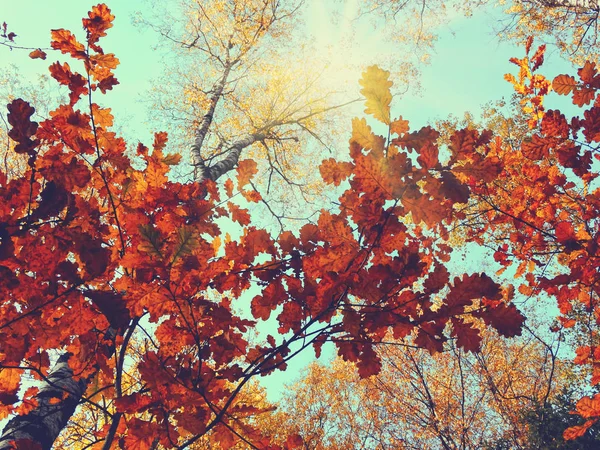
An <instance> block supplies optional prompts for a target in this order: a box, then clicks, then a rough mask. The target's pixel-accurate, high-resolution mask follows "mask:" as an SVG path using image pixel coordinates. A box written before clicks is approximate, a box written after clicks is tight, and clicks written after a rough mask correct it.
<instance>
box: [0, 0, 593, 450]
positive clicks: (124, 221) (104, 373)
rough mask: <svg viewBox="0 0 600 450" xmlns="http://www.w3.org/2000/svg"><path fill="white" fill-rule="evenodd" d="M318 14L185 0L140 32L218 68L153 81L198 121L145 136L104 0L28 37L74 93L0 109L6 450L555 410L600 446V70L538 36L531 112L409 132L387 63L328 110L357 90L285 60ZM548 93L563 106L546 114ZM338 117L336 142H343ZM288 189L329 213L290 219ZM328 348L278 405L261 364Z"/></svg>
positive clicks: (318, 432)
mask: <svg viewBox="0 0 600 450" xmlns="http://www.w3.org/2000/svg"><path fill="white" fill-rule="evenodd" d="M302 3H303V2H296V3H294V2H292V3H290V2H284V1H279V0H251V1H247V2H242V1H239V0H223V1H215V2H204V1H201V0H194V1H188V2H185V4H184V7H185V8H186V9H185V10H184V15H183V16H181V17H178V19H180V20H179V22H178V24H174V23H173V24H171V21H170V18H169V17H165V21H163V22H153V21H152V20H151V21H149V22H148V23H150V24H152V26H153V27H154V28H155V29H156V30H158V31H159V32H160V33H161V34H162V35H163V36H164V38H165V39H168V40H170V41H172V42H175V43H176V44H177V45H179V46H180V50H181V51H182V52H196V53H197V54H198V55H200V61H201V62H202V64H203V69H202V70H201V71H200V70H198V71H197V72H196V73H194V71H193V70H192V69H193V67H191V66H186V65H185V64H183V63H182V66H181V70H180V71H178V72H176V73H177V76H178V77H180V78H181V79H183V81H181V80H180V83H179V84H177V83H175V84H174V86H178V87H180V88H182V89H183V92H182V93H181V96H180V97H178V98H179V99H184V100H183V102H177V101H175V102H173V99H170V98H168V97H164V96H163V97H161V96H160V95H158V96H157V97H156V100H157V102H158V103H157V105H159V106H160V107H161V108H163V110H167V109H169V108H172V110H173V111H175V114H179V113H184V116H183V117H184V120H182V121H181V127H183V129H182V130H181V132H180V133H179V134H177V135H176V136H175V138H174V139H173V142H174V143H175V144H174V145H173V148H170V145H171V142H172V141H171V140H170V138H169V135H168V133H166V132H162V131H159V132H156V133H155V134H154V137H153V139H152V141H151V142H148V143H146V144H145V143H143V142H137V141H136V142H131V141H127V140H126V139H124V138H123V137H122V136H120V135H119V132H118V131H117V130H118V129H119V126H118V124H117V123H115V122H116V120H115V117H114V116H113V114H112V112H111V109H110V108H109V107H108V106H106V105H104V104H103V103H104V102H103V96H104V95H105V94H107V93H108V92H110V91H113V90H114V91H118V89H119V81H118V80H117V77H116V72H115V70H116V69H117V67H118V66H119V64H120V61H119V59H118V49H117V50H115V51H116V52H117V53H116V54H115V53H112V52H109V51H108V49H105V47H106V46H105V44H104V42H105V41H104V40H105V37H106V35H107V33H110V30H111V28H112V27H113V21H114V20H115V16H114V15H113V13H112V12H111V10H110V8H109V7H108V6H107V5H105V4H98V5H95V6H93V7H91V8H90V11H89V12H88V13H87V16H85V17H84V18H83V20H82V24H83V33H75V32H72V31H70V30H67V29H63V28H58V29H53V30H52V31H51V43H50V48H48V49H46V48H42V47H40V48H32V49H27V50H25V54H27V53H28V55H29V57H30V58H33V59H39V60H46V59H50V60H52V59H54V55H56V56H57V57H60V58H62V59H63V61H61V60H58V61H56V62H50V61H48V62H49V72H50V76H51V78H52V79H53V80H51V81H52V82H53V83H56V84H58V85H60V86H63V87H64V88H65V93H66V95H65V96H64V97H62V98H61V99H60V101H59V102H58V103H59V104H57V105H52V106H48V104H46V105H44V97H43V96H41V97H39V98H37V97H35V96H33V98H29V99H28V98H11V99H7V100H8V105H7V114H6V130H5V132H4V134H5V135H3V138H4V139H5V142H6V147H5V148H4V149H3V150H2V152H3V153H2V155H3V160H4V161H3V164H2V165H0V199H1V201H0V420H2V421H3V424H4V425H3V431H2V434H1V435H0V449H2V450H4V449H13V448H17V449H21V448H27V449H50V448H53V447H55V448H103V449H111V448H123V449H143V450H146V449H157V448H180V449H182V448H234V447H237V448H260V449H294V448H307V449H308V448H353V445H355V443H356V442H357V441H361V442H362V443H363V444H362V445H363V446H367V447H370V448H390V447H391V448H436V446H439V448H482V446H484V445H485V446H490V448H494V446H496V447H497V448H506V447H507V446H508V447H507V448H528V446H531V445H533V444H532V443H535V445H538V446H541V445H546V443H547V442H549V441H550V438H549V437H548V436H556V434H552V433H551V431H552V427H551V426H550V425H549V424H550V423H552V424H556V423H559V424H561V426H564V427H563V428H564V429H562V430H560V433H559V434H561V435H562V437H561V438H560V439H562V441H561V442H563V443H564V442H568V441H573V440H576V439H582V440H581V441H580V442H586V443H589V442H595V441H596V440H597V436H598V433H597V428H598V421H599V420H600V394H597V393H596V392H597V389H596V386H597V385H598V384H599V383H600V364H599V362H598V361H599V359H600V356H599V355H600V353H599V351H598V328H597V326H598V323H600V319H599V317H600V306H599V304H598V298H599V295H600V287H598V280H599V277H600V275H599V270H598V267H599V264H598V259H599V253H598V252H599V246H598V242H599V239H600V228H599V223H600V222H599V221H598V217H599V209H600V201H599V195H600V190H599V186H598V184H597V178H598V163H597V160H598V159H600V157H599V156H598V150H597V149H598V142H600V131H599V130H600V94H598V92H597V91H598V90H599V89H600V74H598V72H597V69H596V65H595V62H593V61H587V62H585V63H584V64H582V65H581V67H580V68H579V69H577V70H576V71H574V72H573V73H572V74H551V75H548V77H547V76H546V75H544V74H542V70H543V63H544V58H545V52H546V45H545V44H541V45H538V44H536V45H534V37H533V36H530V37H528V38H527V40H526V42H524V44H525V45H524V47H525V48H524V54H525V55H524V56H523V55H521V57H513V58H512V59H511V60H510V62H511V63H512V64H513V66H512V67H511V68H516V69H515V71H514V73H508V74H506V75H505V79H506V81H507V82H509V83H511V84H512V85H513V87H514V91H515V97H514V105H513V106H514V108H513V109H512V110H509V112H508V113H506V114H508V115H509V117H505V116H503V115H502V113H499V112H498V111H490V112H489V114H488V115H487V117H488V120H487V123H486V124H485V125H486V127H487V128H486V127H484V126H480V125H479V124H478V123H479V121H478V120H466V121H465V123H462V124H461V123H460V122H459V121H456V120H446V121H443V122H440V123H438V124H437V125H436V124H434V123H432V124H430V125H426V126H422V127H413V126H412V125H411V122H410V120H409V119H410V117H408V115H407V114H404V116H400V115H399V110H398V108H397V106H396V105H397V103H398V97H399V96H398V95H395V93H396V91H395V90H394V86H395V85H394V83H395V81H394V77H393V74H392V73H391V72H390V71H388V70H386V69H385V68H383V67H380V66H379V65H369V66H367V67H364V69H363V70H362V75H361V76H360V79H359V80H357V82H358V88H357V90H358V91H359V95H360V101H361V102H362V103H363V107H364V114H362V116H361V117H356V118H354V119H352V121H351V123H350V124H348V123H346V124H343V123H337V122H333V121H334V120H335V116H333V115H332V114H333V113H337V111H338V110H340V109H343V108H344V106H345V105H346V104H347V103H348V102H346V101H340V97H339V96H337V93H335V92H329V91H326V90H324V89H325V88H324V87H323V86H321V85H320V84H319V83H318V81H317V80H318V77H314V78H313V77H312V76H311V71H310V70H308V69H306V68H305V69H302V70H300V69H298V66H294V65H293V64H292V63H291V62H290V63H288V64H286V60H277V59H276V58H280V57H281V55H282V49H284V50H286V51H287V50H288V49H289V47H286V46H285V45H284V43H285V40H286V39H288V37H289V35H288V34H287V33H288V32H289V31H290V30H291V27H293V26H294V21H295V19H296V18H297V16H296V12H297V11H298V8H300V7H302ZM371 3H373V5H375V7H374V9H375V10H378V11H380V10H382V11H387V13H389V12H390V11H392V15H395V14H397V12H398V11H399V10H400V9H401V8H402V7H403V6H404V5H401V6H398V5H396V3H395V2H387V3H386V2H371ZM423 5H425V3H423ZM428 5H429V7H434V5H433V4H428ZM515 5H516V6H518V5H522V3H515ZM540 5H541V6H539V8H541V9H543V8H558V7H561V8H572V7H573V5H571V4H570V3H568V2H563V3H561V4H560V5H559V4H556V5H555V4H546V3H543V4H540ZM516 6H515V7H516ZM385 8H392V9H391V10H390V9H387V10H386V9H385ZM577 8H580V6H579V4H578V5H577ZM581 8H584V10H585V11H587V10H589V9H593V8H594V5H591V4H586V5H584V6H582V7H581ZM585 8H587V9H585ZM574 11H575V12H577V14H579V13H580V9H576V10H574ZM384 15H385V14H384ZM578 17H579V16H578ZM578 20H579V19H578ZM166 25H170V26H169V27H166V28H165V26H166ZM552 30H554V31H556V32H558V30H555V29H554V28H552ZM560 32H561V33H563V32H562V31H560ZM2 33H3V34H2V35H0V39H1V40H2V42H1V43H2V44H4V45H5V46H7V47H10V48H11V49H13V50H14V51H23V49H20V48H19V46H18V45H17V44H16V43H15V39H16V37H17V36H16V35H15V34H14V32H12V31H10V28H9V27H8V25H7V24H4V27H3V30H2ZM561 36H563V34H561ZM570 37H573V38H574V39H580V40H582V42H583V39H584V37H585V36H584V37H581V36H579V35H577V33H576V34H575V35H573V36H570ZM566 38H567V37H565V39H566ZM278 40H281V41H278ZM278 42H281V44H279V43H278ZM582 47H583V48H585V46H583V45H582ZM50 56H52V57H51V58H50ZM590 58H592V59H593V58H594V55H593V54H590ZM507 67H508V65H507ZM258 73H260V74H262V75H264V76H262V77H259V76H258ZM43 86H45V85H43ZM44 89H46V88H45V87H42V92H43V91H44ZM32 92H33V91H32ZM396 94H397V93H396ZM557 96H567V97H568V99H569V101H570V105H567V106H564V107H562V108H561V109H560V110H559V109H558V108H554V109H548V108H547V105H548V103H549V102H550V101H551V99H552V98H554V97H556V98H558V97H557ZM357 97H358V94H357ZM354 100H355V99H350V101H349V102H350V103H352V102H353V101H354ZM161 102H162V103H161ZM34 103H35V106H36V107H34V106H33V105H34ZM563 104H564V102H563ZM44 107H47V108H48V110H47V111H44ZM36 108H38V110H37V112H36ZM36 114H37V115H36ZM40 116H41V118H38V117H40ZM332 123H335V124H336V128H337V131H336V135H335V136H336V137H337V136H340V135H343V136H345V137H344V138H343V140H344V142H345V141H346V140H348V145H346V144H344V145H343V147H344V149H345V152H344V153H340V154H337V153H336V154H333V153H328V152H327V148H328V143H327V142H326V141H327V138H326V136H325V135H326V130H327V127H328V126H330V125H331V124H332ZM340 130H341V131H340ZM330 137H331V136H330ZM305 149H306V151H305ZM317 155H318V156H317ZM315 158H318V159H315ZM299 167H301V169H299ZM306 170H311V172H310V173H309V176H308V177H304V174H303V171H306ZM303 177H304V178H310V180H311V181H310V182H311V183H316V185H318V189H320V190H321V191H324V192H327V196H324V197H323V199H322V200H320V201H321V202H322V203H317V204H316V206H308V205H311V200H312V199H311V198H308V197H307V191H306V184H305V181H306V179H303ZM275 178H278V180H279V181H278V183H279V184H277V185H275V184H272V183H275V181H274V179H275ZM288 191H296V192H297V193H299V194H298V195H299V196H298V199H299V200H298V201H304V202H305V203H298V205H294V207H295V208H296V209H299V210H302V209H304V210H306V209H308V208H312V209H314V213H313V212H311V213H310V214H307V215H306V217H301V218H299V217H290V216H288V215H287V214H286V208H285V207H281V205H284V206H285V203H286V202H287V203H289V202H290V201H291V197H290V196H287V195H286V194H287V192H288ZM327 198H336V200H333V201H328V200H327ZM323 202H326V203H323ZM327 202H328V203H327ZM313 204H314V202H313ZM254 205H261V209H258V208H257V209H254V207H253V206H254ZM265 214H266V217H267V219H266V218H265ZM225 223H227V224H228V225H227V226H224V224H225ZM273 225H275V226H273ZM459 251H462V252H464V253H465V254H466V255H467V256H468V255H469V252H477V251H479V252H487V255H489V259H490V263H489V264H486V265H485V266H483V267H479V268H478V270H470V269H467V266H466V265H461V264H460V263H457V261H456V258H455V256H454V255H456V253H457V252H459ZM492 260H493V261H492ZM550 302H554V303H555V304H556V306H557V310H556V313H553V312H549V311H548V310H547V309H548V308H547V305H548V304H549V303H550ZM561 342H566V344H563V345H564V346H567V347H568V350H567V351H562V352H561V351H559V347H560V345H561ZM325 346H328V347H330V348H334V349H335V352H336V353H337V357H338V359H337V360H336V361H335V362H333V363H332V367H324V366H315V365H314V366H311V368H310V369H309V372H308V377H307V379H306V380H307V381H306V382H305V386H302V387H296V388H294V391H293V392H292V393H291V394H290V395H288V396H287V397H284V399H282V400H281V402H282V403H280V404H279V405H276V404H275V403H274V402H271V401H268V399H267V398H266V397H265V392H264V389H263V388H261V387H260V385H259V384H257V383H258V381H257V380H259V379H261V378H262V377H264V376H266V375H269V374H271V373H273V372H275V371H284V370H285V369H286V367H287V363H288V362H289V361H290V360H292V359H294V358H297V356H298V355H299V354H301V353H303V352H304V353H305V352H306V351H310V349H312V351H313V352H314V354H315V355H316V356H317V357H319V356H320V355H321V353H322V351H323V348H324V347H325ZM307 349H308V350H307ZM569 351H570V352H571V353H572V354H573V355H574V358H571V357H570V355H569ZM571 360H572V361H571ZM354 370H356V374H354ZM285 401H287V405H286V404H285V403H283V402H285ZM569 402H570V403H569ZM307 404H308V405H310V407H306V406H304V407H303V406H301V405H307ZM565 404H566V405H570V408H571V411H569V412H570V413H572V414H569V415H568V417H565V410H566V409H569V406H565ZM296 405H298V406H296ZM395 421H399V422H398V423H395ZM486 423H488V424H491V425H490V426H491V427H492V429H489V430H482V429H481V428H482V427H483V426H484V425H483V424H486ZM575 442H577V441H575ZM565 445H570V444H565Z"/></svg>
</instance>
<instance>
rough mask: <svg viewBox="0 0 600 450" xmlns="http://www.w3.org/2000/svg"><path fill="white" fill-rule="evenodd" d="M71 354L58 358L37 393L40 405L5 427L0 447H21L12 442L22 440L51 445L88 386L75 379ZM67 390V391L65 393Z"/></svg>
mask: <svg viewBox="0 0 600 450" xmlns="http://www.w3.org/2000/svg"><path fill="white" fill-rule="evenodd" d="M69 356H70V355H69V354H68V353H64V354H63V355H61V356H60V357H59V358H58V361H57V362H56V364H55V366H54V368H53V370H52V372H51V373H50V375H48V378H47V380H46V381H45V382H44V384H43V385H42V387H41V388H40V392H39V393H38V395H37V396H36V398H37V401H38V406H37V408H35V409H34V410H32V411H31V412H29V414H25V415H23V416H17V417H14V418H13V419H11V420H10V421H9V422H8V424H7V425H6V426H5V427H4V431H3V433H2V436H1V437H0V450H10V449H18V448H20V445H19V444H18V443H17V444H16V445H15V444H11V442H12V441H21V440H30V441H33V443H37V444H39V445H40V447H41V448H42V449H43V450H49V449H51V448H52V444H53V443H54V441H55V440H56V438H57V437H58V435H59V434H60V432H61V431H62V430H63V428H64V427H65V426H66V425H67V423H68V421H69V419H70V418H71V416H72V415H73V413H74V412H75V408H77V405H78V404H79V402H80V400H81V397H82V396H83V394H84V392H85V389H86V387H87V381H86V380H79V381H75V380H74V379H73V371H72V370H71V368H70V367H69V365H68V361H69ZM65 392H66V393H68V394H67V395H66V396H65ZM57 399H58V400H59V401H58V402H57V401H56V400H57Z"/></svg>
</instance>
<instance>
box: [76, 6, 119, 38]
mask: <svg viewBox="0 0 600 450" xmlns="http://www.w3.org/2000/svg"><path fill="white" fill-rule="evenodd" d="M88 17H89V19H83V20H82V22H83V27H84V28H85V29H86V30H87V32H88V42H89V43H90V44H95V43H96V42H98V39H100V38H101V37H104V36H106V30H108V29H109V28H111V27H112V26H113V24H112V21H113V20H115V16H114V15H113V14H111V12H110V9H108V7H107V6H106V5H105V4H102V3H101V4H99V5H96V6H94V7H92V10H91V11H90V12H88Z"/></svg>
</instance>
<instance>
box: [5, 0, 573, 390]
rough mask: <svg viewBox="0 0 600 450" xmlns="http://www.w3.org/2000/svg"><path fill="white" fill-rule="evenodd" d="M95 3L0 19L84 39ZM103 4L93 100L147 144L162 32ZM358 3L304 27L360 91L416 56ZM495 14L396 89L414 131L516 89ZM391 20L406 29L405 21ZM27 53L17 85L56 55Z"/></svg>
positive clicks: (31, 35) (11, 12)
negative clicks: (107, 22)
mask: <svg viewBox="0 0 600 450" xmlns="http://www.w3.org/2000/svg"><path fill="white" fill-rule="evenodd" d="M94 4H95V2H91V1H90V2H88V1H86V0H53V1H51V2H50V1H33V0H21V1H14V0H0V22H2V21H4V22H6V23H7V24H8V29H9V31H13V32H15V33H17V38H16V44H17V45H19V46H23V47H41V48H47V47H49V40H50V30H51V29H55V28H66V29H69V30H72V31H73V32H75V33H76V35H78V36H79V37H80V40H83V32H82V28H81V21H80V20H81V17H83V16H84V15H85V14H86V12H87V11H88V9H89V7H91V6H93V5H94ZM107 4H108V6H109V7H110V8H111V10H112V12H113V14H115V16H116V20H115V22H114V27H113V28H112V29H110V30H109V31H108V37H107V38H105V39H104V40H103V42H102V46H103V48H104V49H105V51H106V52H114V53H116V55H117V57H118V58H119V59H120V61H121V64H120V66H119V67H118V69H117V71H116V75H117V78H118V79H119V81H120V85H119V86H116V87H115V88H114V90H113V91H112V92H110V93H109V94H108V95H107V96H106V97H103V98H100V99H96V101H99V103H101V104H103V105H107V106H110V107H111V108H112V109H113V114H114V115H115V118H116V120H115V122H116V123H122V124H124V125H122V127H123V131H124V133H125V135H126V137H128V138H130V139H135V140H141V141H144V142H146V143H150V142H151V140H152V135H153V130H152V129H150V127H149V126H148V117H149V114H150V115H152V114H153V113H152V112H150V113H149V112H148V111H147V107H146V104H145V103H144V102H143V100H144V99H145V98H146V95H147V92H148V91H149V90H150V89H151V88H152V85H153V82H154V80H156V79H157V78H158V77H159V76H161V75H162V74H163V70H164V68H165V67H164V54H163V52H164V50H160V49H157V44H158V43H159V37H158V36H157V35H156V34H154V33H153V32H152V31H151V30H148V29H144V28H143V27H139V26H134V24H133V21H134V20H133V19H134V17H135V14H136V13H137V12H141V14H144V13H145V12H147V8H148V6H147V2H145V1H142V0H113V1H110V0H109V1H107ZM357 5H358V0H348V1H345V2H344V1H328V0H308V2H307V5H306V9H305V13H304V25H303V29H302V30H301V31H302V33H303V34H304V35H305V36H306V39H313V40H314V41H315V42H316V43H318V46H319V48H322V49H323V51H324V52H326V55H328V56H327V57H329V58H330V63H331V64H330V69H329V72H327V75H328V77H329V81H330V82H332V83H334V84H336V85H340V84H344V85H347V86H349V88H350V89H352V88H351V86H354V88H355V89H356V93H358V90H359V86H358V83H357V80H358V78H359V77H360V73H361V71H362V70H363V69H364V67H365V66H366V65H369V64H373V63H377V64H379V65H380V66H381V67H383V68H388V67H389V66H393V63H394V62H398V61H403V59H407V60H408V59H410V58H413V55H412V54H410V52H409V50H407V49H406V48H404V47H401V46H399V45H397V44H395V43H394V42H391V41H390V40H389V38H388V36H387V35H386V34H385V32H384V30H383V29H382V26H381V25H382V24H381V21H379V22H378V21H373V20H363V21H361V22H357V21H355V20H353V19H354V18H355V16H356V12H357ZM336 12H337V14H334V13H336ZM499 13H500V11H491V10H490V11H486V12H484V13H477V12H476V13H475V15H474V16H473V17H472V18H468V19H467V18H463V17H460V16H456V17H454V18H453V19H452V20H451V21H450V23H449V24H447V25H445V26H444V27H443V28H441V29H440V38H439V41H438V43H437V45H436V48H435V51H434V52H433V53H432V54H431V56H430V64H429V65H425V66H422V67H421V75H420V80H419V81H420V85H421V89H420V91H419V92H414V91H409V93H408V94H400V93H397V94H396V96H395V98H394V101H393V103H392V115H393V116H394V117H397V116H399V115H402V116H403V117H404V118H408V119H409V120H410V121H411V124H412V125H413V128H414V127H418V126H423V125H425V124H427V123H428V122H431V121H435V120H436V119H442V118H445V117H447V116H448V115H449V114H454V115H456V116H458V117H461V116H462V114H463V113H464V112H465V111H471V112H474V113H477V111H479V109H480V107H481V106H482V105H484V104H486V103H488V102H489V101H494V100H499V99H501V98H504V99H506V100H508V99H509V98H510V95H511V93H512V86H511V85H510V84H509V83H507V82H506V81H505V80H504V79H503V74H504V73H507V72H512V73H515V72H516V66H513V65H512V64H510V63H509V62H508V59H509V58H510V57H513V56H516V57H522V56H523V54H524V48H523V47H518V46H516V45H515V44H514V43H510V42H501V41H499V40H498V38H497V36H496V35H495V33H494V24H496V23H497V19H498V14H499ZM395 26H397V27H402V24H401V23H398V24H396V25H395ZM27 53H28V51H25V50H19V49H14V50H12V51H10V50H8V49H7V48H0V61H1V66H3V67H6V66H8V65H10V64H14V65H15V66H17V68H18V71H19V74H20V77H21V80H20V81H21V82H22V83H23V82H27V80H32V81H33V80H35V79H36V78H37V77H38V76H39V75H40V74H47V73H48V69H47V67H48V65H49V64H50V63H52V62H53V61H54V60H56V58H57V55H56V54H55V53H49V55H48V59H47V60H45V61H43V60H39V59H37V60H31V59H29V58H28V57H27ZM59 59H60V60H61V61H64V60H65V59H64V58H59ZM570 67H571V66H570V64H568V63H565V62H564V61H561V60H560V58H559V57H558V55H557V54H556V53H555V52H553V51H552V50H550V51H549V54H548V57H547V63H546V64H545V68H546V69H545V72H546V73H548V74H549V77H550V78H551V77H553V76H554V75H556V74H559V73H564V72H565V71H568V70H569V68H570ZM392 80H393V78H392ZM397 86H399V84H398V85H397ZM353 108H354V109H353V110H352V114H354V115H361V114H362V108H363V107H362V106H361V105H359V104H356V105H354V106H353ZM348 131H349V132H350V127H349V123H348ZM310 353H311V352H310V351H309V352H307V354H306V355H305V356H304V357H301V358H297V359H295V360H294V361H293V363H292V364H290V369H289V370H288V372H287V373H286V374H278V375H276V376H272V377H269V378H268V379H267V380H268V381H267V382H266V384H268V386H269V391H268V395H269V398H271V399H276V398H278V397H279V396H280V395H281V393H282V392H283V390H284V389H285V388H284V385H283V382H284V381H287V380H289V379H290V377H291V376H293V375H295V374H297V373H298V372H299V371H300V370H301V368H302V367H304V366H305V365H306V364H307V362H308V361H310V360H311V359H312V358H311V355H310Z"/></svg>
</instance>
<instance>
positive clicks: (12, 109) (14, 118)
mask: <svg viewBox="0 0 600 450" xmlns="http://www.w3.org/2000/svg"><path fill="white" fill-rule="evenodd" d="M7 108H8V123H9V124H10V125H11V126H12V128H11V130H10V131H9V132H8V136H9V137H10V138H11V139H12V140H13V141H16V142H17V145H16V146H15V148H14V150H15V152H17V153H29V154H30V155H32V154H34V153H35V152H34V149H35V148H36V146H37V145H38V143H39V142H38V140H37V139H36V140H34V139H31V137H32V136H33V135H35V133H36V131H37V128H38V123H37V122H32V121H31V120H30V119H31V116H32V115H33V113H34V112H35V109H34V108H33V107H31V106H30V105H29V103H27V102H26V101H24V100H22V99H20V98H17V99H15V100H13V101H12V102H11V103H9V104H8V106H7Z"/></svg>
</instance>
